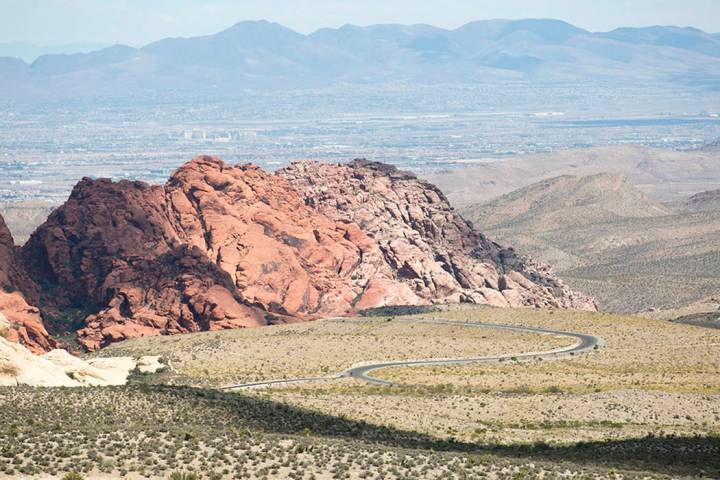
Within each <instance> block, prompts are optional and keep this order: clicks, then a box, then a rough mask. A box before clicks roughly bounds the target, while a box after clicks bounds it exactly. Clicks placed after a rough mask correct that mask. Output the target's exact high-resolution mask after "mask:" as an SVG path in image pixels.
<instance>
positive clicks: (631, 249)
mask: <svg viewBox="0 0 720 480" xmlns="http://www.w3.org/2000/svg"><path fill="white" fill-rule="evenodd" d="M713 193H715V194H716V192H709V193H704V194H698V195H695V196H693V197H692V198H693V199H697V198H701V199H702V198H714V195H713ZM687 203H688V204H692V205H697V204H698V203H700V202H698V201H694V200H690V201H688V202H687ZM461 213H462V214H463V215H464V216H465V217H466V218H468V219H470V220H471V221H472V222H473V224H474V225H475V226H476V227H477V228H481V229H482V230H483V231H485V232H487V233H488V235H489V236H490V237H491V238H493V239H495V240H497V241H500V242H503V243H507V244H512V245H515V246H516V247H517V248H518V249H519V250H520V251H523V252H528V253H529V254H530V255H533V256H534V257H536V258H538V259H540V260H541V261H544V262H548V263H550V264H552V265H553V266H554V267H555V269H556V270H557V272H558V273H559V274H560V275H561V276H562V277H563V278H564V279H565V280H566V281H567V282H568V284H569V285H570V286H571V287H572V288H577V289H581V290H583V291H585V292H588V293H590V294H592V295H594V296H595V297H596V298H597V299H598V300H599V303H600V306H601V308H602V309H603V310H609V311H615V312H639V311H644V310H649V309H670V308H678V307H682V306H686V305H689V304H692V303H695V302H699V301H702V300H705V299H707V298H709V297H711V296H713V295H716V294H717V293H718V292H720V239H719V238H718V235H717V232H718V231H719V230H720V209H718V208H714V207H713V206H712V204H711V203H710V202H708V203H704V202H703V208H698V209H696V210H694V211H693V210H688V209H680V210H678V211H672V210H670V209H669V208H667V207H666V206H664V205H662V204H661V203H659V202H657V201H655V200H653V199H652V198H650V197H649V196H647V195H646V194H644V193H643V192H641V191H640V190H639V189H637V188H635V187H633V186H632V185H630V184H629V183H628V182H627V181H626V180H625V179H624V178H622V177H621V176H619V175H617V174H598V175H593V176H588V177H578V176H561V177H556V178H552V179H548V180H542V181H540V182H538V183H535V184H532V185H529V186H527V187H523V188H521V189H518V190H516V191H513V192H511V193H508V194H505V195H502V196H500V197H497V198H495V199H493V200H490V201H487V202H484V203H480V204H475V205H468V206H466V207H464V208H463V209H462V210H461Z"/></svg>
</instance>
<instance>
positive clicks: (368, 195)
mask: <svg viewBox="0 0 720 480" xmlns="http://www.w3.org/2000/svg"><path fill="white" fill-rule="evenodd" d="M278 175H279V176H280V177H281V178H284V179H286V180H287V181H288V182H289V183H291V184H292V185H293V186H295V187H296V188H297V189H298V190H299V191H300V192H301V193H302V195H303V197H304V199H305V203H306V204H308V205H310V206H312V207H313V208H314V209H315V210H317V211H318V212H320V213H322V214H323V215H325V216H327V217H329V218H332V219H334V220H335V221H338V222H340V223H344V224H349V225H357V227H358V228H359V229H360V230H361V231H363V232H365V233H366V234H367V235H368V236H369V237H371V238H372V239H373V241H374V243H375V244H376V245H377V246H378V247H379V250H380V252H381V254H382V256H383V258H384V260H385V262H386V263H387V265H389V266H390V268H391V271H392V272H393V279H395V280H398V281H400V282H402V283H404V284H405V285H407V286H408V287H409V288H410V289H411V290H412V292H413V293H414V294H415V295H417V296H418V297H419V298H421V299H423V300H424V301H427V302H471V303H478V304H489V305H494V306H500V307H508V306H511V307H521V306H532V307H555V308H577V309H585V310H596V309H597V306H596V305H595V303H594V301H593V300H592V299H590V298H587V297H585V296H583V295H579V294H576V293H574V292H572V291H570V290H569V289H568V288H566V287H565V286H564V285H563V284H562V282H560V280H558V279H557V278H556V277H555V276H554V275H553V274H552V271H551V270H550V268H549V267H547V266H545V265H542V264H539V263H537V262H533V261H532V260H529V259H521V258H520V257H518V255H517V254H516V253H515V252H514V251H513V250H512V249H506V248H502V247H500V246H499V245H497V244H495V243H493V242H491V241H490V240H488V239H487V238H486V237H485V236H484V235H482V234H481V233H478V232H476V231H475V230H473V228H472V227H471V226H470V225H469V224H468V223H467V222H466V221H465V220H464V219H463V218H462V217H461V216H460V215H458V214H457V213H456V212H455V210H454V209H453V208H452V207H451V206H450V204H449V202H448V201H447V199H446V198H445V196H444V195H443V194H442V192H441V191H440V190H439V189H438V188H436V187H435V186H434V185H432V184H430V183H428V182H426V181H423V180H419V179H418V178H416V176H415V175H413V174H412V173H408V172H402V171H399V170H397V169H396V168H395V167H392V166H389V165H385V164H381V163H377V162H368V161H366V160H355V161H353V162H351V163H349V164H346V165H330V164H323V163H316V162H300V163H295V164H293V165H291V166H290V167H288V168H286V169H284V170H281V171H280V172H278Z"/></svg>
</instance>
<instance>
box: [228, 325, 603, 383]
mask: <svg viewBox="0 0 720 480" xmlns="http://www.w3.org/2000/svg"><path fill="white" fill-rule="evenodd" d="M331 321H337V322H345V323H373V322H377V320H349V319H341V318H335V319H331ZM393 322H404V323H425V324H433V325H458V326H463V327H469V328H494V329H501V330H511V331H516V332H525V333H538V334H546V335H557V336H564V337H571V338H574V339H576V340H578V343H576V344H575V345H572V346H569V347H563V348H559V349H556V350H550V351H547V352H534V353H523V354H508V355H502V356H498V357H475V358H457V359H442V360H432V359H426V360H397V361H388V362H378V363H368V364H366V365H358V366H353V367H350V368H349V369H347V370H345V371H343V372H340V373H338V374H336V375H331V376H325V377H304V378H289V379H281V380H266V381H262V382H255V383H244V384H239V385H232V386H229V387H225V388H224V390H240V389H246V388H260V387H268V386H272V385H289V384H293V383H304V382H314V381H327V380H336V379H339V378H357V379H359V380H365V381H366V382H370V383H373V384H376V385H395V384H393V383H392V382H389V381H387V380H381V379H379V378H376V377H373V376H371V375H370V373H371V372H374V371H377V370H380V369H382V368H391V367H412V366H433V365H464V364H468V363H499V362H504V361H507V360H511V361H513V362H528V361H532V360H539V359H544V360H545V359H556V358H563V357H568V356H573V355H578V354H582V353H586V352H589V351H591V350H594V349H596V348H599V347H600V346H601V345H602V340H601V339H600V338H599V337H596V336H594V335H588V334H585V333H574V332H564V331H561V330H546V329H543V328H535V327H523V326H518V325H500V324H494V323H470V322H461V321H457V320H446V319H395V320H393Z"/></svg>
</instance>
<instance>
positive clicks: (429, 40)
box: [0, 19, 720, 100]
mask: <svg viewBox="0 0 720 480" xmlns="http://www.w3.org/2000/svg"><path fill="white" fill-rule="evenodd" d="M0 69H1V70H2V71H3V77H2V82H1V83H0V87H2V89H1V90H2V92H3V95H2V98H5V99H15V100H20V99H24V100H39V99H42V98H53V99H55V100H56V99H58V98H68V97H75V96H78V95H83V96H91V97H105V98H107V97H111V98H127V97H128V96H146V97H151V96H158V95H160V96H162V97H163V98H166V99H167V98H175V97H188V96H191V95H192V96H197V95H220V96H238V95H242V94H243V91H244V89H247V88H256V89H259V90H268V89H270V90H272V89H277V88H283V89H287V88H289V87H290V86H292V87H293V88H296V89H297V88H307V87H327V86H332V85H337V84H338V83H346V84H356V85H363V84H368V83H372V84H383V83H393V84H402V83H405V82H408V83H415V84H423V85H426V84H438V83H453V84H456V83H459V82H463V83H474V82H488V81H489V82H496V83H497V82H506V81H517V80H532V81H535V82H542V83H545V84H548V83H549V84H552V83H556V84H561V83H563V82H567V81H582V82H598V81H601V82H627V81H642V82H654V83H665V84H668V83H671V82H674V83H677V82H686V84H687V85H693V86H698V85H700V86H702V85H712V84H713V82H716V81H717V78H718V76H717V72H718V71H719V70H720V39H718V38H717V37H716V36H713V35H711V34H708V33H705V32H702V31H700V30H697V29H694V28H680V27H672V26H668V27H652V28H622V29H618V30H614V31H612V32H589V31H587V30H583V29H581V28H578V27H575V26H573V25H570V24H568V23H565V22H562V21H559V20H552V19H524V20H490V21H477V22H471V23H468V24H466V25H464V26H462V27H460V28H458V29H455V30H447V29H443V28H438V27H433V26H430V25H371V26H367V27H359V26H354V25H344V26H342V27H340V28H336V29H335V28H324V29H321V30H318V31H317V32H314V33H312V34H309V35H303V34H300V33H298V32H295V31H293V30H290V29H288V28H286V27H284V26H282V25H279V24H277V23H270V22H267V21H257V22H254V21H245V22H240V23H237V24H236V25H233V26H232V27H230V28H228V29H226V30H224V31H221V32H218V33H216V34H212V35H204V36H198V37H192V38H166V39H162V40H159V41H157V42H153V43H151V44H149V45H145V46H143V47H141V48H133V47H129V46H125V45H113V46H110V47H107V48H104V49H102V50H97V51H93V52H88V53H76V54H72V55H62V54H54V55H52V54H51V55H42V56H40V57H39V58H37V59H36V60H34V61H33V62H32V63H30V64H28V63H25V62H24V61H22V60H19V59H11V58H7V57H4V58H2V59H0Z"/></svg>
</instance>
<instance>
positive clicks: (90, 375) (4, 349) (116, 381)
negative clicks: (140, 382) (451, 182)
mask: <svg viewBox="0 0 720 480" xmlns="http://www.w3.org/2000/svg"><path fill="white" fill-rule="evenodd" d="M162 368H164V365H162V364H161V363H160V362H159V357H141V358H140V359H134V358H132V357H108V358H94V359H89V360H83V359H80V358H78V357H74V356H72V355H70V354H69V353H68V352H67V351H66V350H52V351H51V352H48V353H46V354H43V355H33V354H32V353H31V352H30V351H29V350H28V349H27V348H25V347H24V346H22V345H19V344H17V343H11V342H8V341H7V340H5V339H4V338H0V386H16V385H29V386H34V387H89V386H108V385H125V384H126V383H127V379H128V376H129V375H130V373H131V372H132V371H133V370H135V369H137V370H139V371H141V372H146V373H154V372H156V371H158V370H159V369H162Z"/></svg>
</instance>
